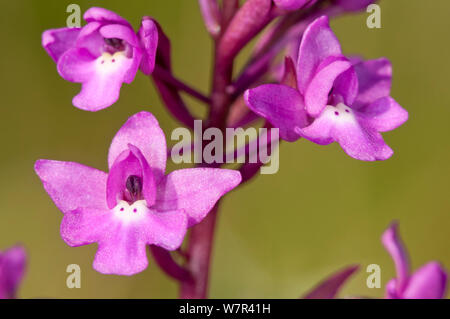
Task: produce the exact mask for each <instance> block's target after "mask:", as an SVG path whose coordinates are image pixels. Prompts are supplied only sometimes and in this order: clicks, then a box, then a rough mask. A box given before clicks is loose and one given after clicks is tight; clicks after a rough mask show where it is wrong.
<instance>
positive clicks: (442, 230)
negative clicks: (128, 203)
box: [0, 0, 450, 298]
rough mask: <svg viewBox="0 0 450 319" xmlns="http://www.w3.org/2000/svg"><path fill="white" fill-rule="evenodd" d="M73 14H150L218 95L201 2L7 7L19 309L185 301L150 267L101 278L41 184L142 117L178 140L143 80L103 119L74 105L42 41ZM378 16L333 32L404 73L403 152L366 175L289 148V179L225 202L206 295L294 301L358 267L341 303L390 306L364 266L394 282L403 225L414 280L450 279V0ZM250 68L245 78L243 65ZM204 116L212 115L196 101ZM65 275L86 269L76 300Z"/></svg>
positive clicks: (11, 206) (385, 7) (97, 159)
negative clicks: (41, 303)
mask: <svg viewBox="0 0 450 319" xmlns="http://www.w3.org/2000/svg"><path fill="white" fill-rule="evenodd" d="M74 2H75V3H77V4H79V5H80V6H81V9H82V10H83V12H84V11H85V10H87V9H88V8H89V7H91V6H94V5H95V6H102V7H105V8H108V9H111V10H113V11H116V12H117V13H119V14H120V15H122V16H123V17H124V18H126V19H128V20H129V21H130V22H131V23H132V24H133V25H134V26H135V27H136V28H137V27H138V26H139V23H140V18H141V17H142V16H143V15H151V16H153V17H154V18H156V19H157V20H158V21H159V22H160V24H161V25H162V26H163V28H164V29H165V31H166V32H167V34H168V35H169V36H170V38H171V40H172V46H173V62H174V70H175V73H176V75H177V76H178V77H180V78H182V79H185V80H186V81H187V82H188V83H191V84H192V85H193V86H195V87H197V88H199V89H200V90H202V91H204V92H206V91H208V90H209V87H208V85H209V84H208V83H209V78H210V65H211V41H210V40H209V37H208V35H207V33H206V31H205V29H204V26H203V22H202V19H201V16H200V14H199V10H198V5H197V1H193V0H191V1H186V0H170V1H163V0H152V1H119V0H115V1H81V0H77V1H72V0H71V1H66V0H64V1H3V2H2V4H1V6H0V24H1V28H0V38H1V40H2V53H1V59H0V66H1V75H0V88H1V89H0V90H1V95H0V101H1V102H0V103H1V113H0V114H1V134H0V145H1V157H0V176H1V178H0V250H3V249H5V248H7V247H8V246H10V245H13V244H15V243H23V244H24V245H25V246H26V249H27V251H28V254H29V256H28V257H29V264H28V270H27V273H26V277H25V279H24V282H23V285H22V286H21V288H20V291H19V297H24V298H34V297H45V298H47V297H50V298H53V297H54V298H156V297H159V298H172V297H176V296H177V285H176V284H175V283H174V282H173V281H171V280H169V279H168V278H167V277H165V276H164V274H163V273H162V272H161V271H160V270H159V269H158V267H156V265H155V263H154V262H153V260H150V266H149V268H148V269H147V270H146V271H144V272H143V273H141V274H138V275H136V276H133V277H119V276H111V275H102V274H100V273H97V272H95V271H94V270H93V269H92V266H91V263H92V261H93V258H94V253H95V251H96V246H95V245H90V246H84V247H79V248H71V247H69V246H67V245H66V244H65V243H64V242H63V241H62V239H61V238H60V236H59V224H60V221H61V218H62V213H60V212H59V211H58V209H57V208H56V207H55V206H54V205H53V203H52V201H51V200H50V198H49V197H48V196H47V194H46V193H45V191H44V189H43V187H42V185H41V182H40V180H39V179H38V178H37V176H36V175H35V173H34V171H33V164H34V161H35V160H37V159H39V158H48V159H57V160H67V161H76V162H80V163H84V164H86V165H89V166H93V167H97V168H100V169H104V170H106V169H107V164H106V155H107V150H108V147H109V144H110V140H111V139H112V137H113V135H114V134H115V132H116V131H117V130H118V129H119V127H120V126H121V125H122V124H123V123H124V122H125V120H126V119H127V118H128V117H129V116H130V115H132V114H134V113H136V112H138V111H141V110H148V111H151V112H152V113H153V114H155V116H156V117H157V118H158V119H159V121H160V124H161V126H162V127H163V129H164V131H165V133H166V136H167V137H170V132H171V130H172V129H174V128H176V127H177V126H178V125H179V124H178V123H177V122H175V121H174V120H173V119H172V118H171V117H170V116H169V115H168V112H167V111H166V110H165V109H164V108H163V107H162V104H161V102H160V100H159V98H158V96H157V94H156V92H155V89H154V88H153V86H152V84H151V82H150V81H149V79H148V78H146V77H145V76H144V75H143V74H138V75H137V77H136V80H135V81H134V82H133V83H132V85H125V86H124V87H123V89H122V91H121V96H120V100H119V102H118V103H116V104H115V105H113V106H112V107H110V108H108V109H106V110H104V111H100V112H97V113H89V112H84V111H81V110H78V109H77V108H75V107H73V106H72V104H71V99H72V97H73V96H74V95H75V94H76V93H77V92H78V90H79V85H78V84H73V83H69V82H66V81H64V80H63V79H62V78H60V77H59V76H58V74H57V72H56V67H55V64H54V62H53V61H52V60H51V59H50V57H49V56H48V55H47V54H46V53H45V51H44V50H43V49H42V47H41V44H40V43H41V33H42V32H43V31H44V30H45V29H49V28H59V27H63V26H64V25H65V22H66V18H67V16H68V13H66V7H67V5H68V4H70V3H74ZM380 5H381V9H382V28H381V29H368V28H367V27H366V18H367V16H368V14H367V13H365V12H363V13H361V14H359V15H353V16H345V17H342V18H339V19H336V20H333V21H332V27H333V29H334V30H335V32H336V33H337V35H338V37H339V39H340V41H341V44H342V47H343V49H344V51H345V52H346V53H348V54H355V53H356V54H360V55H363V56H364V57H366V58H376V57H380V56H385V57H388V58H389V59H390V60H391V61H392V63H393V66H394V81H393V91H392V95H393V96H394V97H395V98H396V100H397V101H399V103H400V104H401V105H402V106H404V107H405V108H406V109H407V110H408V111H409V113H410V120H409V121H408V122H407V123H406V125H404V126H402V127H401V128H399V129H397V130H395V131H393V132H389V133H386V134H384V136H385V139H386V141H387V142H388V143H389V144H390V145H391V147H392V148H393V149H394V150H395V155H394V156H393V158H391V159H390V160H387V161H384V162H377V163H366V162H359V161H356V160H354V159H351V158H350V157H348V156H346V155H345V154H344V153H343V151H342V150H341V149H340V148H339V146H338V145H331V146H328V147H323V146H318V145H315V144H312V143H310V142H307V141H304V140H302V141H299V142H296V143H283V145H282V146H281V152H280V171H279V172H278V174H275V175H265V176H258V178H257V179H256V180H254V181H253V182H251V183H250V184H248V185H246V186H245V187H243V188H242V189H240V190H239V191H237V192H233V193H231V194H230V195H229V196H227V197H226V199H225V200H224V203H223V204H224V205H223V207H222V213H221V215H220V219H219V227H218V232H217V236H216V242H215V249H214V255H213V257H214V262H213V266H212V273H211V274H212V277H211V289H210V292H211V297H214V298H235V297H236V298H249V297H255V298H296V297H298V296H300V295H301V294H303V293H305V292H306V291H307V290H309V289H311V288H312V287H313V286H314V285H316V284H317V283H318V281H320V280H322V279H323V278H325V277H326V276H327V275H329V274H330V273H331V272H333V271H336V270H338V269H339V268H341V267H343V266H345V265H348V264H352V263H360V264H361V265H362V269H361V271H360V272H359V274H358V275H357V276H355V277H354V278H353V279H352V280H351V281H350V282H349V284H348V285H346V286H345V289H344V290H343V294H342V295H343V296H345V295H351V296H360V295H364V296H372V297H382V296H383V293H384V289H383V288H381V289H368V288H367V286H366V278H367V275H368V274H367V273H366V272H365V268H366V267H367V266H368V265H369V264H372V263H375V264H379V265H380V266H381V270H382V286H383V287H384V285H385V284H386V282H387V281H388V280H389V279H390V278H391V277H392V276H393V275H394V266H393V264H392V261H391V259H390V258H389V256H388V254H387V253H386V252H385V250H384V249H383V248H382V245H381V243H380V235H381V233H382V232H383V231H384V229H385V228H386V227H387V226H388V224H389V223H390V222H391V221H392V220H394V219H397V220H399V221H400V229H401V233H402V235H403V238H404V241H405V242H406V244H407V246H408V249H409V252H410V255H411V259H412V266H413V268H417V267H419V266H420V265H422V264H424V263H425V262H427V261H430V260H439V261H441V262H442V263H443V264H444V265H446V266H447V267H450V249H449V239H450V234H449V226H450V214H449V213H450V196H449V179H450V166H449V162H450V148H449V142H448V138H449V133H450V125H449V124H448V123H449V121H450V91H449V88H448V87H449V83H448V74H450V62H449V56H450V41H449V38H448V32H449V30H450V20H449V19H448V15H449V13H450V2H449V1H448V0H434V1H432V2H426V1H420V0H413V1H411V0H396V1H386V0H384V1H381V3H380ZM247 52H248V50H247ZM239 61H240V62H239V63H240V65H242V64H243V62H244V61H245V54H244V55H243V56H241V57H240V58H239ZM190 101H191V100H190ZM193 108H194V109H195V110H196V111H197V112H199V113H202V112H203V111H204V108H203V106H202V105H199V104H193ZM173 168H174V166H171V169H173ZM68 264H79V265H80V266H81V271H82V282H81V285H82V286H81V288H80V289H68V288H67V286H66V278H67V275H68V274H67V273H66V267H67V265H68Z"/></svg>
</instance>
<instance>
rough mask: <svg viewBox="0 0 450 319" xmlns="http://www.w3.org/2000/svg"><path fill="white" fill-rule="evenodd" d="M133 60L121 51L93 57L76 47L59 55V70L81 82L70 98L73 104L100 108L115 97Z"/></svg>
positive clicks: (109, 104)
mask: <svg viewBox="0 0 450 319" xmlns="http://www.w3.org/2000/svg"><path fill="white" fill-rule="evenodd" d="M133 63H134V60H133V59H132V58H127V57H126V56H125V55H124V54H123V53H121V52H117V53H115V54H114V55H110V54H109V53H103V55H102V56H100V57H98V58H95V56H93V55H92V54H91V53H90V52H89V51H88V50H87V49H85V48H75V49H70V50H68V51H67V52H66V53H64V54H63V55H62V56H61V58H60V59H59V62H58V72H59V73H60V75H61V76H62V77H63V78H64V79H65V80H67V81H71V82H78V83H82V89H81V92H80V93H79V94H78V95H77V96H75V97H74V98H73V101H72V102H73V104H74V105H75V106H76V107H78V108H80V109H82V110H86V111H99V110H101V109H104V108H106V107H108V106H111V105H112V104H114V103H115V102H116V101H117V100H118V98H119V93H120V88H121V86H122V83H123V82H125V80H126V79H127V77H129V76H130V74H129V72H130V68H132V66H133Z"/></svg>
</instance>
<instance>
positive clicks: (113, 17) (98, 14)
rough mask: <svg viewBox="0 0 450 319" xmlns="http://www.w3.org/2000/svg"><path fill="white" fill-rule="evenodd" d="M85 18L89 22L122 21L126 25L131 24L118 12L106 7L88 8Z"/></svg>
mask: <svg viewBox="0 0 450 319" xmlns="http://www.w3.org/2000/svg"><path fill="white" fill-rule="evenodd" d="M83 19H84V20H86V21H87V22H94V21H96V22H101V23H120V24H124V25H130V24H129V23H128V21H127V20H125V19H124V18H122V17H121V16H119V15H118V14H117V13H115V12H112V11H110V10H106V9H104V8H98V7H92V8H90V9H88V10H87V11H86V12H85V13H84V15H83Z"/></svg>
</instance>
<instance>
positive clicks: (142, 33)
mask: <svg viewBox="0 0 450 319" xmlns="http://www.w3.org/2000/svg"><path fill="white" fill-rule="evenodd" d="M138 35H139V41H140V42H141V46H142V47H143V48H144V55H143V58H142V62H141V70H142V72H143V73H144V74H146V75H150V74H151V73H152V72H153V69H154V68H155V60H156V49H157V47H158V28H157V26H156V24H155V23H154V22H153V20H151V19H149V18H143V19H142V23H141V27H140V29H139V32H138Z"/></svg>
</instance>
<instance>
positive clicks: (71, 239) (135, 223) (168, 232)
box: [61, 201, 187, 275]
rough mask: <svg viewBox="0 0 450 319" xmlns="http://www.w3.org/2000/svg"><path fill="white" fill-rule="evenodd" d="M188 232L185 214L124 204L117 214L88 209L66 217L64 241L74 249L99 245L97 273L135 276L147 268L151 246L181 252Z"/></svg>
mask: <svg viewBox="0 0 450 319" xmlns="http://www.w3.org/2000/svg"><path fill="white" fill-rule="evenodd" d="M144 203H145V202H144ZM186 229H187V216H186V214H185V213H184V212H183V211H170V212H156V211H152V210H149V209H148V208H147V207H146V206H145V204H143V201H138V202H135V203H134V204H132V205H129V204H128V203H126V202H121V203H119V204H118V206H117V207H115V208H114V209H113V210H98V209H89V208H85V209H77V210H74V211H72V212H70V213H68V214H66V215H65V216H64V218H63V221H62V223H61V237H62V238H63V239H64V241H65V242H66V243H67V244H68V245H70V246H80V245H86V244H91V243H95V242H96V243H98V251H97V254H96V256H95V261H94V269H96V270H97V271H99V272H101V273H104V274H116V275H133V274H136V273H138V272H141V271H142V270H144V269H145V268H146V267H147V264H148V261H147V254H146V246H147V245H158V246H161V247H163V248H165V249H169V250H174V249H177V248H178V247H179V246H180V245H181V243H182V241H183V238H184V236H185V234H186Z"/></svg>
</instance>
